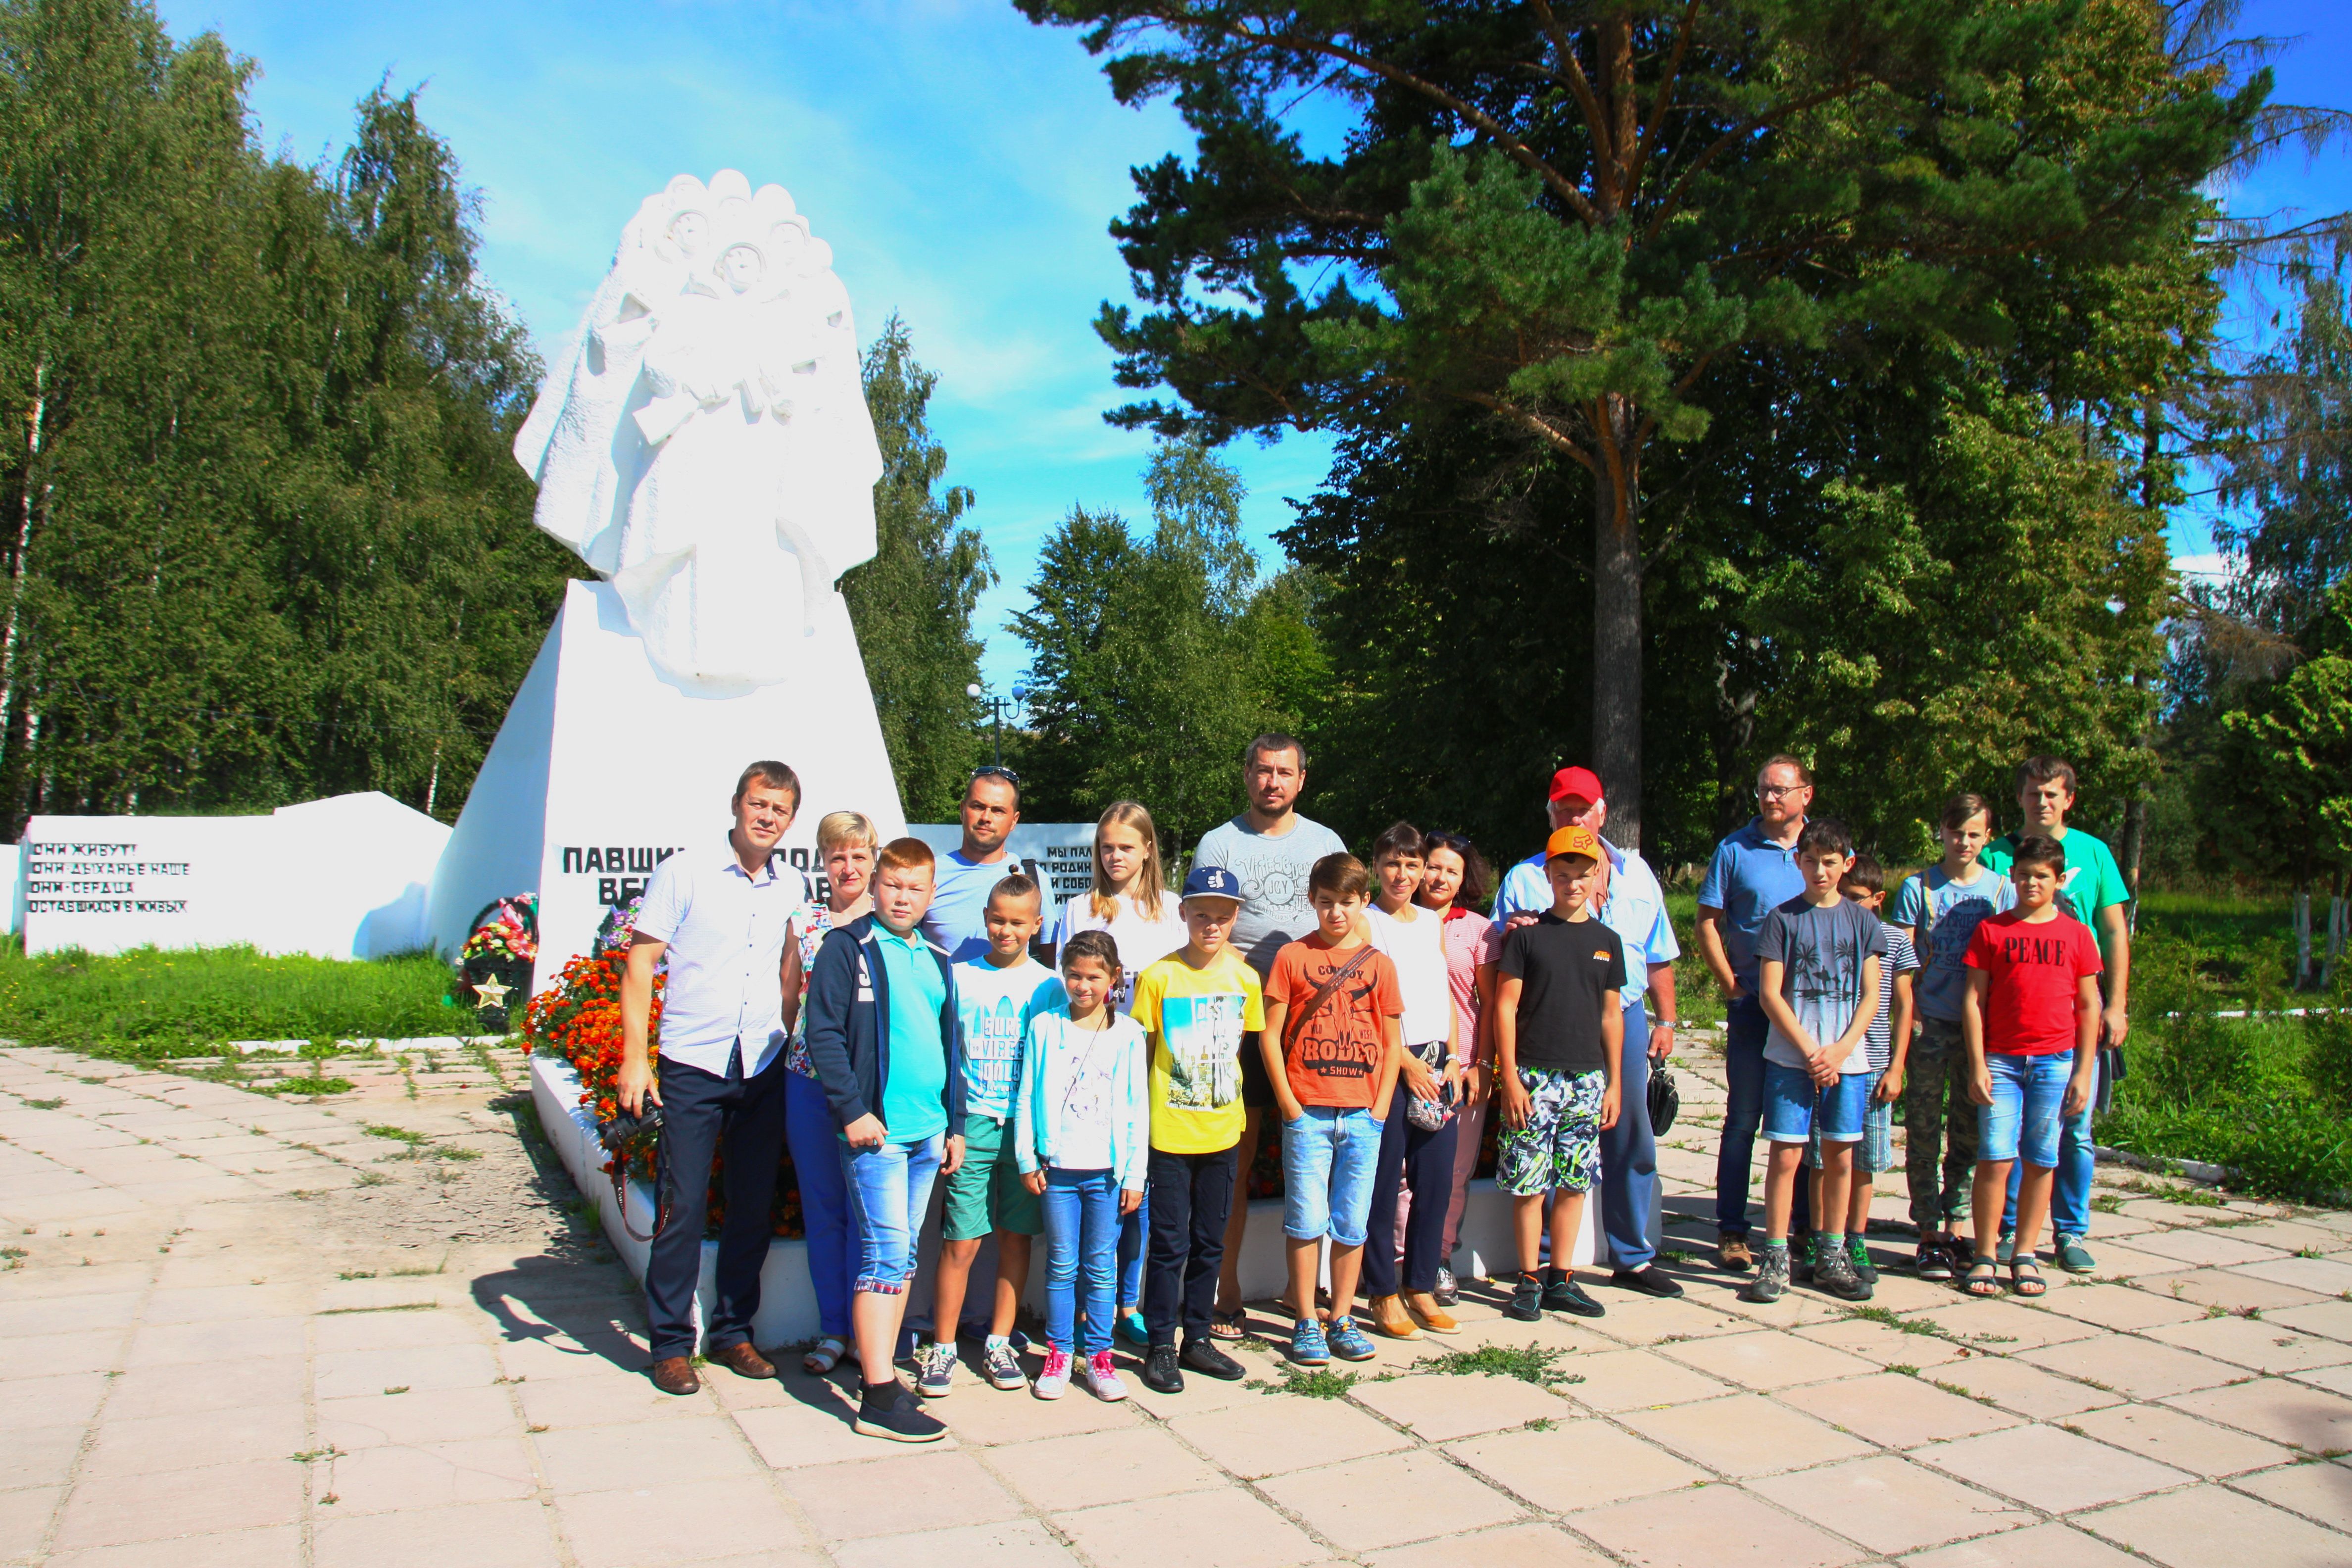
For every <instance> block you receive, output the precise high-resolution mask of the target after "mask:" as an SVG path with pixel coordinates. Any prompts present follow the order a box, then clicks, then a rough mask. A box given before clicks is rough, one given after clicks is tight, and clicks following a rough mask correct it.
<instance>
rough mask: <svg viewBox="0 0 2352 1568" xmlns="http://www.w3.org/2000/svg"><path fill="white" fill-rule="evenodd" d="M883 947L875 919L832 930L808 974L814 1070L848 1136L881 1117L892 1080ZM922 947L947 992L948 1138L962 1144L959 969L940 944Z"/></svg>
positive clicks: (943, 1037)
mask: <svg viewBox="0 0 2352 1568" xmlns="http://www.w3.org/2000/svg"><path fill="white" fill-rule="evenodd" d="M877 941H879V938H878V937H877V935H876V932H875V920H874V917H873V916H872V915H870V914H864V915H860V916H858V917H857V918H856V920H854V921H850V922H849V923H848V924H846V925H839V926H835V927H834V928H833V930H831V931H827V932H826V933H825V938H824V945H823V946H822V947H820V948H818V949H817V953H816V962H815V963H814V964H812V965H810V967H809V987H808V999H807V1001H806V1002H805V1003H803V1006H802V1017H803V1019H804V1020H805V1024H804V1026H805V1027H806V1029H807V1031H808V1050H809V1061H810V1064H811V1065H812V1066H814V1068H816V1076H817V1081H818V1082H819V1083H821V1084H823V1085H824V1097H825V1100H827V1101H828V1102H829V1103H830V1104H831V1105H832V1107H833V1116H834V1122H835V1125H836V1126H838V1127H841V1128H843V1129H846V1128H847V1127H848V1126H849V1124H850V1123H851V1122H853V1121H856V1120H857V1119H858V1118H859V1117H861V1116H877V1117H878V1116H880V1115H881V1114H882V1093H883V1089H884V1087H885V1086H886V1085H887V1084H888V1082H889V1081H890V977H889V973H888V972H887V969H886V967H885V966H884V964H883V963H882V954H881V952H879V951H878V950H877V947H876V945H875V944H876V943H877ZM923 946H924V948H925V949H926V950H927V951H928V952H929V953H930V955H931V960H932V962H933V963H937V964H938V965H939V966H940V980H941V982H943V983H944V984H945V985H946V987H947V999H946V1001H944V1002H943V1003H941V1004H940V1045H941V1047H943V1048H944V1049H945V1051H946V1053H947V1085H946V1089H945V1090H944V1093H943V1095H942V1100H943V1102H944V1104H945V1106H946V1108H947V1113H948V1133H949V1135H950V1136H951V1137H961V1135H962V1133H963V1026H962V1023H961V1018H960V1016H959V1015H958V1011H957V1008H956V988H955V966H954V965H953V964H951V963H949V962H948V955H947V952H946V951H945V950H944V949H942V948H941V947H940V945H939V944H938V943H937V942H930V941H928V940H926V941H925V942H924V943H923Z"/></svg>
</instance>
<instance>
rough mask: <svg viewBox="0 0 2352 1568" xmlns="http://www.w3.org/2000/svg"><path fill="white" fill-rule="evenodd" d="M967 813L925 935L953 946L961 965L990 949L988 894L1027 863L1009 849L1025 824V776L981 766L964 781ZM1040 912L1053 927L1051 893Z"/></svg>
mask: <svg viewBox="0 0 2352 1568" xmlns="http://www.w3.org/2000/svg"><path fill="white" fill-rule="evenodd" d="M961 816H962V818H963V843H962V844H961V845H960V846H958V847H956V848H954V849H951V850H950V851H949V852H948V853H947V854H945V855H942V856H940V860H939V870H938V879H937V885H936V886H937V890H936V891H934V892H933V893H932V895H931V907H930V910H929V912H928V913H927V914H925V915H924V916H923V934H924V935H925V936H927V937H929V938H930V939H931V941H933V942H937V943H938V944H939V945H940V946H941V947H943V948H945V949H947V952H948V957H949V958H950V960H951V961H952V962H954V963H962V962H963V961H964V960H965V959H968V958H978V957H979V956H980V955H981V954H982V953H984V952H987V951H988V918H987V917H988V895H989V894H990V893H991V892H992V891H994V890H995V888H996V884H997V883H999V882H1001V881H1003V880H1004V879H1005V878H1007V877H1010V876H1012V875H1013V873H1014V872H1015V871H1018V870H1020V869H1021V862H1020V861H1019V860H1018V859H1016V858H1013V852H1012V851H1011V850H1010V849H1007V848H1006V847H1004V846H1005V840H1006V839H1008V838H1010V837H1013V828H1015V827H1016V826H1020V822H1021V780H1020V778H1019V777H1018V776H1017V775H1016V774H1015V773H1013V770H1012V769H1011V768H1000V767H983V768H982V769H980V770H979V771H978V772H977V773H973V774H972V775H971V783H970V784H966V785H964V789H963V805H962V807H961ZM1037 912H1038V918H1039V920H1040V921H1042V922H1043V923H1044V924H1045V925H1046V926H1048V927H1050V926H1051V925H1052V923H1053V918H1054V906H1053V903H1052V901H1051V899H1050V896H1046V897H1043V898H1041V900H1040V907H1039V909H1038V911H1037ZM1030 934H1031V935H1032V936H1034V935H1035V933H1034V931H1033V932H1032V933H1030Z"/></svg>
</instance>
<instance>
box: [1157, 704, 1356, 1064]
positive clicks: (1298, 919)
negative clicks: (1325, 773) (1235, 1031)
mask: <svg viewBox="0 0 2352 1568" xmlns="http://www.w3.org/2000/svg"><path fill="white" fill-rule="evenodd" d="M1276 738H1277V737H1272V736H1268V737H1263V738H1261V741H1260V742H1258V743H1256V744H1254V745H1253V746H1252V748H1251V754H1250V758H1249V761H1248V763H1246V764H1244V769H1243V784H1244V788H1246V789H1247V790H1248V792H1249V803H1250V804H1249V809H1248V810H1246V811H1244V812H1243V813H1242V814H1241V815H1240V816H1236V817H1234V818H1233V819H1232V820H1231V821H1229V822H1221V823H1219V824H1218V825H1217V826H1214V827H1212V828H1211V829H1209V831H1208V832H1206V833H1203V834H1202V835H1201V847H1200V848H1199V849H1197V850H1195V851H1194V852H1193V855H1192V864H1193V866H1194V867H1195V868H1199V867H1202V866H1222V867H1223V868H1225V869H1226V870H1228V871H1231V872H1232V873H1233V874H1234V876H1236V877H1238V878H1240V879H1241V884H1242V912H1241V914H1240V915H1239V916H1238V917H1236V918H1235V920H1234V934H1233V939H1232V940H1233V945H1234V950H1235V951H1236V952H1239V953H1240V954H1241V955H1242V956H1243V957H1244V958H1245V959H1247V960H1248V961H1249V965H1250V967H1251V968H1252V969H1255V970H1256V971H1257V973H1258V978H1259V979H1261V980H1263V979H1265V976H1266V975H1267V973H1270V972H1271V971H1272V970H1273V968H1274V955H1275V954H1276V953H1277V952H1281V951H1282V946H1283V944H1284V943H1285V942H1296V941H1297V940H1298V939H1299V938H1300V937H1303V936H1305V935H1306V934H1307V932H1309V931H1313V930H1314V929H1315V909H1314V906H1313V905H1311V904H1309V903H1308V902H1307V873H1308V872H1309V871H1312V870H1313V869H1314V868H1315V862H1316V861H1318V860H1320V859H1322V858H1323V857H1325V856H1326V855H1342V854H1345V853H1346V852H1347V848H1348V846H1347V845H1346V844H1345V843H1343V842H1341V840H1340V837H1339V835H1338V834H1336V833H1334V832H1332V831H1331V830H1330V829H1329V828H1328V827H1326V826H1323V825H1322V824H1321V823H1319V822H1314V821H1310V820H1309V819H1307V817H1304V816H1299V815H1298V813H1297V811H1296V810H1295V809H1293V808H1294V807H1295V806H1296V805H1297V802H1298V795H1299V792H1300V790H1301V789H1302V788H1303V787H1304V785H1305V784H1306V782H1307V769H1306V766H1305V763H1304V752H1301V751H1300V750H1298V749H1297V744H1296V742H1293V744H1292V745H1291V746H1290V747H1287V748H1284V749H1282V750H1275V749H1273V748H1272V747H1270V746H1266V745H1265V741H1270V740H1274V739H1276ZM1278 738H1279V739H1284V740H1287V739H1288V737H1287V736H1283V737H1278ZM1249 1060H1250V1054H1249V1053H1248V1052H1246V1051H1244V1052H1243V1053H1242V1061H1243V1065H1244V1067H1246V1066H1247V1065H1248V1062H1249Z"/></svg>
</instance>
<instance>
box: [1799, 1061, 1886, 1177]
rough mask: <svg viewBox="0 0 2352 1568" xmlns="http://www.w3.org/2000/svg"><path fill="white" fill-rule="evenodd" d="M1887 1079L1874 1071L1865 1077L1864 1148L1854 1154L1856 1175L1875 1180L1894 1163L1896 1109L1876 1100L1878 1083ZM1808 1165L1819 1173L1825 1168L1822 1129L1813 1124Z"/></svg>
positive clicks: (1808, 1151)
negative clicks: (1877, 1175)
mask: <svg viewBox="0 0 2352 1568" xmlns="http://www.w3.org/2000/svg"><path fill="white" fill-rule="evenodd" d="M1885 1076H1886V1074H1885V1071H1884V1070H1883V1069H1880V1068H1872V1069H1871V1070H1870V1071H1869V1072H1867V1073H1865V1074H1864V1075H1863V1077H1864V1086H1863V1100H1862V1106H1863V1110H1862V1147H1861V1148H1859V1149H1856V1150H1855V1151H1854V1152H1853V1173H1854V1174H1855V1175H1857V1176H1874V1175H1876V1174H1877V1173H1879V1172H1881V1171H1884V1170H1885V1169H1886V1168H1887V1167H1889V1166H1891V1165H1893V1164H1894V1163H1895V1107H1894V1106H1892V1105H1881V1104H1880V1103H1879V1102H1878V1100H1877V1099H1876V1098H1875V1097H1876V1095H1877V1093H1878V1080H1879V1079H1883V1078H1885ZM1805 1163H1806V1164H1808V1165H1811V1167H1812V1168H1813V1169H1814V1170H1816V1171H1818V1170H1820V1169H1821V1168H1822V1128H1821V1123H1820V1121H1818V1120H1817V1121H1815V1122H1814V1123H1813V1137H1812V1142H1810V1143H1808V1144H1807V1145H1806V1146H1805Z"/></svg>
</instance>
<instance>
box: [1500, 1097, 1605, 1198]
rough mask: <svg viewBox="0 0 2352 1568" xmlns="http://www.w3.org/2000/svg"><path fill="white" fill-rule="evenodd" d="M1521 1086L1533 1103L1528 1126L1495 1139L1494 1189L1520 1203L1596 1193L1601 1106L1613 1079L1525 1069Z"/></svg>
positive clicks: (1529, 1109)
mask: <svg viewBox="0 0 2352 1568" xmlns="http://www.w3.org/2000/svg"><path fill="white" fill-rule="evenodd" d="M1519 1084H1520V1086H1521V1087H1522V1088H1524V1089H1526V1090H1527V1091H1528V1100H1530V1102H1531V1103H1530V1104H1529V1105H1528V1124H1527V1125H1526V1126H1525V1127H1517V1128H1514V1127H1506V1128H1504V1129H1503V1130H1502V1131H1501V1132H1499V1133H1498V1134H1496V1139H1495V1185H1496V1187H1497V1188H1499V1189H1501V1190H1502V1191H1504V1192H1507V1193H1508V1194H1511V1195H1512V1196H1513V1197H1519V1198H1527V1197H1534V1196H1536V1195H1538V1194H1542V1193H1549V1192H1557V1191H1566V1192H1571V1193H1586V1192H1591V1190H1592V1178H1593V1177H1594V1176H1596V1175H1598V1174H1600V1173H1601V1096H1602V1095H1604V1094H1606V1093H1607V1092H1608V1089H1609V1075H1608V1074H1607V1073H1605V1072H1601V1071H1598V1070H1595V1071H1592V1072H1579V1073H1568V1072H1551V1071H1548V1070H1546V1069H1545V1068H1519Z"/></svg>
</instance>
